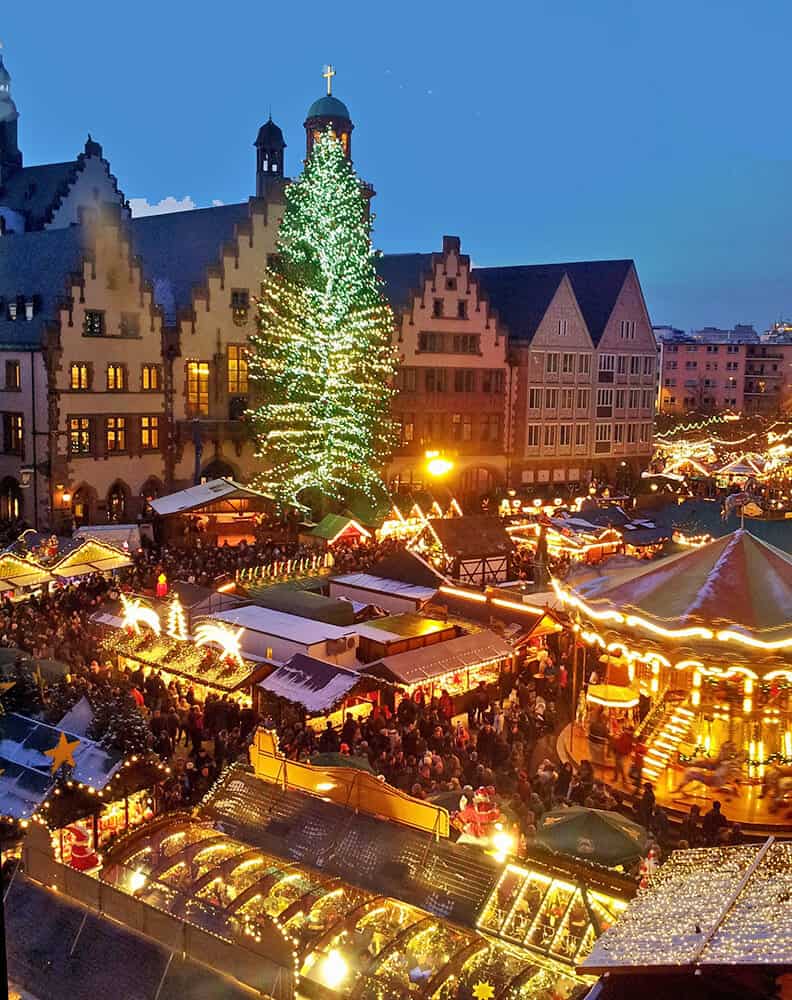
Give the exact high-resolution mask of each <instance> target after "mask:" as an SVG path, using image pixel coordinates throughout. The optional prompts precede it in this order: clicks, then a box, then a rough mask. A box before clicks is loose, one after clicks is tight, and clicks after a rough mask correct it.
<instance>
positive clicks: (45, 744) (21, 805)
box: [0, 713, 121, 819]
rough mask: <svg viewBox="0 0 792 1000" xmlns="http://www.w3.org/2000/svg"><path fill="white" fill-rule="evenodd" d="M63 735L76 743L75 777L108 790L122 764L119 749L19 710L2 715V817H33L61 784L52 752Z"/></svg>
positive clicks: (73, 775) (72, 750) (0, 731)
mask: <svg viewBox="0 0 792 1000" xmlns="http://www.w3.org/2000/svg"><path fill="white" fill-rule="evenodd" d="M63 738H65V740H67V741H68V742H69V743H70V744H72V747H71V755H72V757H73V760H74V768H73V770H72V772H71V778H72V780H73V781H76V782H79V783H81V784H84V785H88V786H90V787H92V788H96V789H100V788H103V787H104V786H105V785H106V784H107V782H108V781H109V780H110V778H111V777H112V776H113V773H114V772H115V771H116V769H117V768H118V767H119V766H120V764H121V755H120V754H119V753H116V752H109V751H107V750H105V748H104V747H102V746H101V745H100V744H99V743H96V742H94V741H93V740H89V739H86V738H85V737H84V736H80V735H78V734H75V733H70V732H67V731H66V730H64V729H61V728H59V727H57V726H48V725H46V724H44V723H43V722H37V721H36V720H34V719H28V718H26V717H25V716H23V715H17V714H16V713H13V714H11V715H4V716H0V815H2V816H8V817H10V818H12V819H28V818H29V817H30V816H32V815H33V814H34V813H35V812H36V811H37V809H38V808H39V806H40V805H41V803H42V802H43V801H44V800H45V799H46V798H47V796H48V794H49V792H50V789H51V788H52V787H53V785H54V783H55V779H54V776H53V773H52V765H53V757H52V756H51V755H50V756H48V751H53V750H54V749H55V748H56V747H57V746H58V744H59V742H60V741H61V740H62V739H63ZM75 741H76V745H74V744H75Z"/></svg>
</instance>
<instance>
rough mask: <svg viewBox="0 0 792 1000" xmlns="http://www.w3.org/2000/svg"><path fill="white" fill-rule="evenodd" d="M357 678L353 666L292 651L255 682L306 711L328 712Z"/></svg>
mask: <svg viewBox="0 0 792 1000" xmlns="http://www.w3.org/2000/svg"><path fill="white" fill-rule="evenodd" d="M360 682H361V677H360V674H358V673H357V672H356V671H354V670H346V669H345V668H344V667H337V666H336V665H335V664H334V663H326V662H325V661H324V660H317V659H314V657H312V656H306V655H305V654H304V653H295V654H294V656H292V658H291V659H290V660H288V661H287V662H286V663H284V664H283V665H282V666H280V667H278V668H277V669H276V670H274V671H273V672H272V673H271V674H270V675H269V676H268V677H265V679H264V680H263V681H261V682H260V683H259V688H260V689H261V690H262V691H267V692H268V693H269V694H274V695H277V697H279V698H285V699H286V700H287V701H291V702H294V703H296V704H298V705H302V706H303V707H304V708H305V710H306V711H307V712H308V713H309V714H310V715H314V714H320V713H322V712H329V711H331V710H332V709H333V708H335V706H336V705H337V704H338V703H339V702H340V701H343V699H344V698H345V697H346V696H347V695H348V694H349V692H350V691H351V690H352V689H353V688H354V687H355V686H356V685H358V684H360Z"/></svg>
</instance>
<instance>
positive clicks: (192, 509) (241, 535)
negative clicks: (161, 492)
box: [151, 479, 275, 545]
mask: <svg viewBox="0 0 792 1000" xmlns="http://www.w3.org/2000/svg"><path fill="white" fill-rule="evenodd" d="M274 506H275V501H274V500H273V498H272V497H271V496H269V495H268V494H266V493H261V492H260V491H258V490H254V489H251V488H250V487H248V486H243V485H242V484H241V483H237V482H236V481H235V480H233V479H211V480H210V481H209V482H206V483H200V484H199V485H197V486H189V487H188V488H187V489H184V490H179V491H178V492H176V493H170V494H168V495H167V496H164V497H158V498H157V499H156V500H152V501H151V509H152V510H153V511H154V513H155V514H156V516H157V518H158V519H159V520H160V524H161V527H162V529H163V532H164V535H165V537H166V538H167V539H168V540H170V541H171V542H174V543H177V544H178V542H179V541H180V540H182V541H183V540H184V521H185V519H191V518H193V517H195V518H197V517H203V518H206V519H207V524H206V527H205V530H204V531H203V532H202V534H203V535H204V536H205V537H207V538H208V539H210V540H212V539H213V540H214V541H215V543H216V544H218V545H220V544H222V543H223V542H224V541H227V542H228V543H229V544H236V543H238V542H240V541H243V540H245V541H252V540H253V538H254V537H255V536H254V532H253V527H254V525H253V521H254V518H255V515H256V514H264V513H272V511H273V510H274Z"/></svg>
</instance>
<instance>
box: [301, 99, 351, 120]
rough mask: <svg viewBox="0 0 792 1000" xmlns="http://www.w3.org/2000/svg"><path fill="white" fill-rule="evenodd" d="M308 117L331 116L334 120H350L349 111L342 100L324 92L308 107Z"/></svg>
mask: <svg viewBox="0 0 792 1000" xmlns="http://www.w3.org/2000/svg"><path fill="white" fill-rule="evenodd" d="M307 117H308V118H332V119H333V120H334V121H347V122H348V121H351V120H352V119H351V118H350V116H349V111H348V109H347V106H346V104H344V103H343V101H339V100H338V98H337V97H333V96H332V94H325V95H324V97H320V98H319V100H318V101H314V102H313V104H312V105H311V106H310V108H308V115H307Z"/></svg>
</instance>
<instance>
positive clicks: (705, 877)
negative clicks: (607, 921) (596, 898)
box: [582, 837, 792, 997]
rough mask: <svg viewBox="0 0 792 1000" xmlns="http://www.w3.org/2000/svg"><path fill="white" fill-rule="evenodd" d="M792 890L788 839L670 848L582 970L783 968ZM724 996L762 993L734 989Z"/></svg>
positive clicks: (790, 942)
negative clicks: (645, 888)
mask: <svg viewBox="0 0 792 1000" xmlns="http://www.w3.org/2000/svg"><path fill="white" fill-rule="evenodd" d="M791 896H792V844H790V843H788V842H787V843H778V842H773V838H772V837H771V838H770V839H769V840H768V841H766V842H765V843H764V844H750V845H744V846H741V847H716V848H709V849H699V850H693V851H675V852H674V853H673V854H672V855H671V857H670V858H669V859H668V860H667V861H666V862H665V863H664V864H663V865H662V866H661V867H660V868H659V869H658V870H657V871H656V872H655V874H654V875H653V876H652V880H651V883H650V885H649V888H648V889H647V890H646V891H645V892H642V893H640V894H639V895H638V896H637V897H636V899H634V900H633V901H632V903H631V904H630V906H629V907H628V908H627V912H626V913H625V914H624V915H623V916H622V917H621V919H619V920H618V921H617V922H616V923H615V924H614V925H613V926H612V927H611V928H610V929H609V930H607V931H606V932H605V933H604V934H603V936H602V937H601V938H600V940H599V941H598V942H597V943H596V944H595V946H594V949H593V951H592V952H591V954H590V955H589V956H588V958H587V959H586V960H585V962H584V963H583V965H582V971H583V972H590V973H597V974H602V973H608V974H612V975H614V976H619V977H621V976H623V975H627V976H630V975H633V974H635V973H636V972H639V971H641V970H645V971H656V972H665V973H669V972H679V971H683V970H686V971H688V973H692V972H693V971H694V970H695V971H696V974H697V975H698V974H699V973H701V972H702V971H704V970H706V969H708V968H709V969H712V968H713V967H716V966H724V967H727V968H728V969H729V970H730V972H731V975H732V976H734V975H736V974H737V973H738V972H739V970H740V969H741V968H745V967H748V966H758V965H767V966H770V965H778V966H786V967H788V966H789V956H790V954H792V922H791V921H790V918H789V912H788V911H789V899H790V897H791ZM620 981H621V980H620ZM772 993H773V991H772V990H771V991H770V992H769V993H766V992H762V994H761V995H763V996H769V995H771V994H772ZM620 995H622V996H630V995H633V994H631V993H629V991H627V992H624V993H621V994H620ZM667 995H670V994H667ZM713 995H718V996H721V995H724V994H720V993H718V994H713ZM729 995H734V996H746V997H747V996H749V995H755V996H759V995H760V994H759V993H755V994H754V993H751V992H750V991H748V990H746V989H745V988H742V989H739V988H737V987H735V992H734V994H729ZM775 995H778V994H775Z"/></svg>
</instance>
